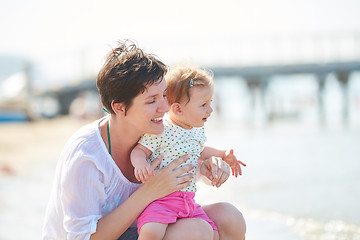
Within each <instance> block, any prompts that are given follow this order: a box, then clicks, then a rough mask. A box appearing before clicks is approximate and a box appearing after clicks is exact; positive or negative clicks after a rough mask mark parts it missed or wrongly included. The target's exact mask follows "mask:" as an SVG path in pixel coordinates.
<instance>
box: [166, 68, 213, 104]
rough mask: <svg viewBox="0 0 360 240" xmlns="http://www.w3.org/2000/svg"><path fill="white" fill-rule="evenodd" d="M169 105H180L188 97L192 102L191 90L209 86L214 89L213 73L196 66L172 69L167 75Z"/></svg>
mask: <svg viewBox="0 0 360 240" xmlns="http://www.w3.org/2000/svg"><path fill="white" fill-rule="evenodd" d="M165 80H166V84H167V87H168V89H167V92H166V95H167V99H168V102H169V105H171V104H173V103H180V102H181V101H183V100H185V98H186V97H187V102H189V101H190V88H191V87H198V86H207V87H211V88H213V85H214V83H213V73H212V72H210V71H209V70H206V69H201V68H198V67H195V66H189V65H179V66H175V67H172V68H170V70H169V71H168V72H167V74H166V75H165Z"/></svg>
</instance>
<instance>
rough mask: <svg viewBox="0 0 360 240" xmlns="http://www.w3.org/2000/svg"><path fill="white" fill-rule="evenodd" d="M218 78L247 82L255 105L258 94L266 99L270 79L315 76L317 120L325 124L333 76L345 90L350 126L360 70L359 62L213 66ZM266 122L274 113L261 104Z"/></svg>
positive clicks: (345, 116)
mask: <svg viewBox="0 0 360 240" xmlns="http://www.w3.org/2000/svg"><path fill="white" fill-rule="evenodd" d="M210 69H211V70H212V71H213V73H214V76H215V79H219V80H221V79H222V78H223V77H239V78H241V79H243V80H244V81H245V82H246V85H247V86H248V90H249V92H250V95H251V98H252V99H251V102H252V104H255V103H256V94H255V93H256V92H259V93H260V95H261V99H265V95H266V93H267V89H268V86H269V84H270V83H271V80H272V79H273V77H275V76H289V77H290V76H294V75H298V74H310V75H313V76H314V77H315V79H316V81H317V85H318V93H317V95H318V96H317V99H318V101H317V102H318V118H319V122H320V123H322V124H324V123H326V118H325V114H324V96H323V95H324V94H323V93H324V87H325V83H326V79H327V77H328V76H329V74H334V75H335V76H336V78H337V80H338V81H339V83H340V85H341V89H342V101H343V103H342V121H343V123H344V124H346V123H347V121H348V117H349V102H348V92H349V88H348V85H349V78H350V75H351V74H352V73H354V72H356V71H360V61H351V62H329V63H324V64H316V63H313V64H305V63H299V64H291V65H264V66H245V67H216V66H214V67H210ZM262 104H263V109H264V112H265V113H266V120H267V121H271V120H272V119H273V118H272V115H273V113H272V112H270V111H269V110H267V109H265V104H264V101H262Z"/></svg>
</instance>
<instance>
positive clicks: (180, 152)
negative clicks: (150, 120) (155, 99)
mask: <svg viewBox="0 0 360 240" xmlns="http://www.w3.org/2000/svg"><path fill="white" fill-rule="evenodd" d="M163 119H164V131H163V133H161V134H159V135H151V134H144V135H143V136H142V138H141V139H140V140H139V143H140V144H141V145H143V146H144V147H146V148H147V149H149V150H150V151H151V152H152V154H151V156H150V161H152V160H154V159H155V158H156V157H157V156H159V155H163V160H162V162H161V164H160V166H159V167H160V168H163V167H165V166H167V165H168V164H169V163H170V162H172V161H173V160H175V159H177V158H179V157H181V156H184V155H185V154H188V155H189V159H188V160H186V161H185V162H184V164H193V165H194V166H195V168H194V169H193V170H191V173H193V174H194V177H193V179H191V180H190V186H189V187H186V188H184V189H182V190H181V191H185V192H196V181H195V180H196V174H197V170H196V167H197V161H198V159H199V157H200V154H201V152H202V151H203V150H204V144H205V141H206V136H205V129H204V127H200V128H196V127H193V128H191V129H184V128H182V127H180V126H178V125H175V124H173V123H172V122H171V120H170V119H169V116H168V115H167V114H166V115H165V116H164V118H163ZM181 166H182V165H180V167H181Z"/></svg>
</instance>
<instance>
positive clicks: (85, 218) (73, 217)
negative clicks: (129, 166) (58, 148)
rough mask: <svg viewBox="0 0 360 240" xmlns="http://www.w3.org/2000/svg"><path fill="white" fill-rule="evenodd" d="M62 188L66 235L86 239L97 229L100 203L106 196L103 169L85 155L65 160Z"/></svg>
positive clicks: (71, 237)
mask: <svg viewBox="0 0 360 240" xmlns="http://www.w3.org/2000/svg"><path fill="white" fill-rule="evenodd" d="M64 167H65V169H66V170H65V171H64V172H63V173H64V174H63V176H62V178H61V179H62V181H61V183H60V188H61V193H60V194H61V197H60V199H61V204H62V209H63V211H64V212H63V214H64V222H63V224H64V229H65V231H66V232H67V238H66V239H71V240H72V239H81V240H83V239H86V240H87V239H89V238H90V236H91V234H93V233H95V232H96V227H97V222H98V220H99V219H100V218H101V217H102V214H101V207H102V206H103V205H104V202H105V200H106V194H105V187H104V183H103V177H104V176H103V173H102V172H101V171H100V170H99V169H98V168H97V167H96V165H95V163H94V162H93V161H92V160H91V159H88V158H86V157H83V156H81V157H78V158H76V159H74V160H72V161H68V162H67V164H65V166H64Z"/></svg>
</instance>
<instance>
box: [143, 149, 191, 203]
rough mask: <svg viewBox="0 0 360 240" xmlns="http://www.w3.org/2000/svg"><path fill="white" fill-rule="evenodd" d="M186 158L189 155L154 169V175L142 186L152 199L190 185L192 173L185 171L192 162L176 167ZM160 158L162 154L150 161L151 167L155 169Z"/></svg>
mask: <svg viewBox="0 0 360 240" xmlns="http://www.w3.org/2000/svg"><path fill="white" fill-rule="evenodd" d="M188 159H189V156H187V155H184V156H182V157H180V158H178V159H175V160H174V161H172V162H171V163H170V164H169V165H167V166H166V167H163V168H161V169H158V170H155V174H154V176H152V177H151V178H149V180H148V181H147V182H146V183H144V184H143V187H144V188H146V189H147V190H148V191H149V192H148V193H147V194H149V196H151V198H152V200H156V199H159V198H162V197H164V196H166V195H168V194H170V193H173V192H175V191H179V190H181V189H183V188H185V187H188V186H189V185H190V179H191V178H192V177H193V174H192V173H187V172H189V171H190V170H192V169H193V168H194V167H195V166H194V165H192V164H185V165H182V167H179V168H178V166H180V165H181V164H183V163H184V162H185V161H186V160H188ZM161 160H162V156H161V155H160V156H158V157H157V158H156V159H154V161H153V162H152V163H151V165H152V167H153V168H154V169H155V168H156V167H157V166H158V165H159V164H160V162H161Z"/></svg>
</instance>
